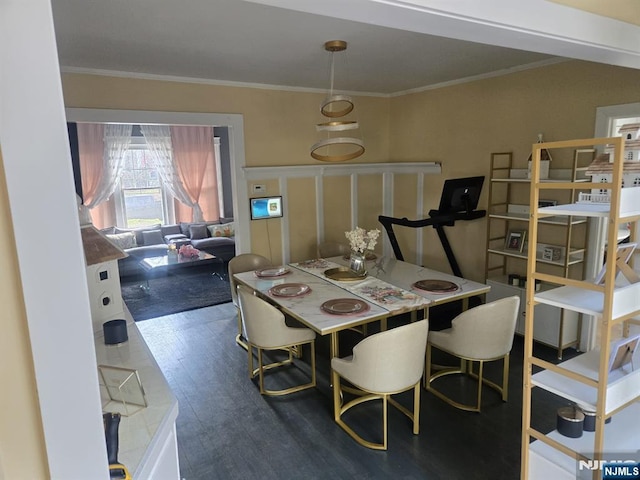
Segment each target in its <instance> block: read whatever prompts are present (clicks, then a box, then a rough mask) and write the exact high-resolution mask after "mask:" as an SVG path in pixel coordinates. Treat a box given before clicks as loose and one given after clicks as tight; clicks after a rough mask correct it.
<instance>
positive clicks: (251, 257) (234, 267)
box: [228, 253, 271, 349]
mask: <svg viewBox="0 0 640 480" xmlns="http://www.w3.org/2000/svg"><path fill="white" fill-rule="evenodd" d="M270 266H271V261H270V260H269V259H268V258H267V257H263V256H262V255H258V254H257V253H241V254H240V255H236V256H235V257H233V258H232V259H231V260H229V265H228V271H229V286H230V287H231V301H232V302H233V304H234V305H235V306H236V309H237V310H238V335H236V342H237V343H238V345H240V346H241V347H243V348H245V349H246V348H247V342H245V340H244V338H243V335H242V313H241V312H240V304H239V303H238V294H237V290H236V289H237V287H238V284H237V283H236V282H235V281H234V279H233V274H234V273H242V272H249V271H251V270H258V269H260V268H266V267H270Z"/></svg>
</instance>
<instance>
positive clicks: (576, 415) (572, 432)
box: [557, 407, 584, 438]
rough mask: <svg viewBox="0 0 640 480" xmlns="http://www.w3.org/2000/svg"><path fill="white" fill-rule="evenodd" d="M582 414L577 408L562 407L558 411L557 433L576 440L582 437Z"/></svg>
mask: <svg viewBox="0 0 640 480" xmlns="http://www.w3.org/2000/svg"><path fill="white" fill-rule="evenodd" d="M583 425H584V413H582V410H580V409H579V408H577V407H562V408H559V409H558V420H557V428H558V432H559V433H561V434H562V435H564V436H565V437H570V438H578V437H581V436H582V428H583Z"/></svg>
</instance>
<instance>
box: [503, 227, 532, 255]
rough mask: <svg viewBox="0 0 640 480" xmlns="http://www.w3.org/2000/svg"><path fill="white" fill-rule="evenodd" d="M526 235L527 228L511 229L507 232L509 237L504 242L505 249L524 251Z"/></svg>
mask: <svg viewBox="0 0 640 480" xmlns="http://www.w3.org/2000/svg"><path fill="white" fill-rule="evenodd" d="M526 236H527V231H526V230H509V233H507V239H506V241H505V244H504V249H505V250H511V251H513V252H522V249H523V248H524V239H525V237H526Z"/></svg>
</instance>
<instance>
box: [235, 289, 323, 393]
mask: <svg viewBox="0 0 640 480" xmlns="http://www.w3.org/2000/svg"><path fill="white" fill-rule="evenodd" d="M238 303H239V305H240V311H241V312H242V323H243V327H244V333H245V335H246V338H245V340H246V342H247V352H248V355H249V378H254V377H255V376H256V375H258V383H259V386H260V393H261V394H263V395H271V396H276V395H285V394H288V393H293V392H299V391H300V390H305V389H307V388H313V387H315V386H316V352H315V339H316V334H315V332H314V331H313V330H311V329H310V328H295V327H290V326H288V325H287V324H286V323H285V319H284V315H283V314H282V312H281V311H280V310H278V309H277V308H276V307H274V306H273V305H271V304H269V303H267V302H266V301H264V300H262V299H261V298H258V297H256V296H255V295H254V294H253V292H252V291H251V290H250V289H249V288H247V287H244V286H242V285H238ZM306 344H309V345H310V346H311V381H310V382H308V383H305V384H302V385H297V386H293V387H289V388H284V389H280V390H270V389H267V388H265V386H264V373H265V371H266V370H270V369H272V368H276V367H280V366H284V365H292V364H293V351H294V348H295V347H298V351H299V352H300V353H301V352H302V347H303V346H304V345H306ZM254 348H255V349H256V350H257V356H258V368H255V369H254V368H253V349H254ZM264 350H286V351H287V352H288V359H286V360H283V361H280V362H273V363H270V364H267V365H264V364H263V351H264Z"/></svg>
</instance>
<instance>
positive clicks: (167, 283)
mask: <svg viewBox="0 0 640 480" xmlns="http://www.w3.org/2000/svg"><path fill="white" fill-rule="evenodd" d="M144 287H146V281H145V279H144V278H140V277H132V278H126V277H125V278H124V279H122V281H121V288H122V299H123V300H124V302H125V303H126V305H127V308H128V309H129V311H130V312H131V315H132V316H133V319H134V320H135V321H140V320H148V319H150V318H156V317H162V316H164V315H171V314H173V313H179V312H185V311H187V310H194V309H196V308H203V307H210V306H211V305H218V304H221V303H226V302H230V301H231V290H230V288H229V283H228V282H227V281H226V280H222V279H220V277H218V276H214V275H212V273H211V269H209V268H186V269H183V270H179V271H176V272H175V273H171V274H168V275H163V276H159V277H155V278H151V279H149V286H148V288H144Z"/></svg>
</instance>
